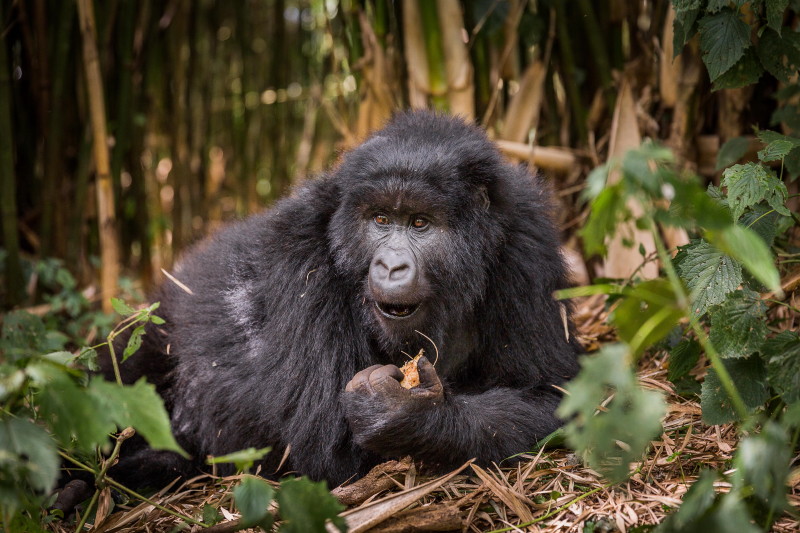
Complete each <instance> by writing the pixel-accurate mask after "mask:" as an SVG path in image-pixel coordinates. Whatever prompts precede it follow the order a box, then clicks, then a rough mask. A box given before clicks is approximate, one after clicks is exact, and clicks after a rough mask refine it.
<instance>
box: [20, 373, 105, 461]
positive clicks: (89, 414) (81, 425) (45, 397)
mask: <svg viewBox="0 0 800 533" xmlns="http://www.w3.org/2000/svg"><path fill="white" fill-rule="evenodd" d="M28 372H29V373H30V374H31V375H32V376H35V380H36V382H37V385H38V386H39V387H40V389H41V390H40V392H39V395H38V397H37V399H38V404H39V408H40V409H41V412H42V415H44V419H45V420H47V423H48V426H49V427H50V429H51V430H52V431H53V433H54V434H55V436H56V437H58V440H59V442H60V444H61V445H62V446H64V447H65V448H67V449H71V448H73V445H74V447H76V448H77V449H79V450H82V451H85V452H88V451H91V450H92V449H93V448H94V447H95V446H101V445H103V444H106V443H107V441H108V434H109V433H110V432H112V431H114V424H113V422H112V420H111V418H110V417H109V416H108V412H107V411H106V410H105V409H103V408H102V407H101V406H100V405H98V404H97V402H96V401H95V399H94V398H93V397H92V396H91V395H90V394H89V392H88V391H87V390H86V389H85V388H83V387H79V386H78V384H77V383H75V381H74V380H73V379H72V378H71V377H70V376H69V375H68V374H66V373H64V372H59V371H56V370H55V369H53V368H52V367H49V368H48V366H46V365H41V366H39V365H31V366H29V367H28ZM44 380H46V381H44ZM73 437H74V439H75V440H74V443H73V440H72V439H73Z"/></svg>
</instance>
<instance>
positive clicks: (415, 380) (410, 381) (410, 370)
mask: <svg viewBox="0 0 800 533" xmlns="http://www.w3.org/2000/svg"><path fill="white" fill-rule="evenodd" d="M424 354H425V350H420V351H419V353H418V354H417V355H416V357H414V358H413V359H411V360H410V361H408V362H407V363H406V364H404V365H403V366H401V367H400V372H402V373H403V376H404V377H403V380H402V381H401V382H400V386H401V387H403V388H404V389H413V388H414V387H419V370H418V369H417V361H419V358H420V357H422V356H423V355H424Z"/></svg>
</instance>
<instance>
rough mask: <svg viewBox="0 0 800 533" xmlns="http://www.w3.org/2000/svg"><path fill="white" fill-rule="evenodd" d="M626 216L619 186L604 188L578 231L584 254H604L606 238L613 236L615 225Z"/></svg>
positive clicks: (626, 211) (625, 208) (626, 210)
mask: <svg viewBox="0 0 800 533" xmlns="http://www.w3.org/2000/svg"><path fill="white" fill-rule="evenodd" d="M628 214H629V213H628V209H627V207H626V206H625V198H624V196H623V194H622V188H621V185H620V184H617V185H612V186H610V187H606V188H605V189H604V190H603V192H601V193H600V194H599V195H598V196H597V198H595V200H594V201H593V202H592V210H591V213H589V219H588V220H587V221H586V225H585V226H584V227H583V229H581V231H580V234H581V237H582V238H583V247H584V250H585V251H586V254H587V255H595V254H603V253H605V251H606V245H605V239H606V237H607V236H608V237H610V236H612V235H614V233H615V232H616V228H617V224H618V223H619V221H620V220H622V219H623V218H625V217H626V216H628Z"/></svg>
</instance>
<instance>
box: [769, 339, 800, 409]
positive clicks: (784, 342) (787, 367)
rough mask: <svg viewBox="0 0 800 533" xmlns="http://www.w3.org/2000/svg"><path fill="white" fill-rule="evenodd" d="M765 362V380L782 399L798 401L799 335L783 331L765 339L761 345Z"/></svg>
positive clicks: (799, 395)
mask: <svg viewBox="0 0 800 533" xmlns="http://www.w3.org/2000/svg"><path fill="white" fill-rule="evenodd" d="M763 358H764V361H766V363H767V380H768V381H769V384H770V385H771V386H772V388H773V389H775V391H776V392H777V393H778V394H780V395H781V398H782V399H783V401H785V402H786V403H787V404H791V403H794V402H797V401H800V336H798V334H797V333H796V332H794V331H783V332H781V333H779V334H778V335H776V336H775V337H773V338H772V339H769V340H767V342H765V343H764V346H763Z"/></svg>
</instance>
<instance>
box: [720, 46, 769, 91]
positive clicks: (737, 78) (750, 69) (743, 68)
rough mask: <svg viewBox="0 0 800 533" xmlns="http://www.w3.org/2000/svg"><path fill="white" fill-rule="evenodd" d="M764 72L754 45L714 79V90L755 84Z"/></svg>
mask: <svg viewBox="0 0 800 533" xmlns="http://www.w3.org/2000/svg"><path fill="white" fill-rule="evenodd" d="M763 73H764V67H762V66H761V63H760V62H759V61H758V57H757V56H756V51H755V50H754V49H753V47H750V48H748V49H747V50H745V51H744V54H743V55H742V57H741V59H739V61H737V62H736V64H735V65H733V66H732V67H731V68H729V69H728V70H726V71H725V72H724V73H722V74H721V75H720V76H719V77H718V78H717V79H716V80H714V86H713V90H714V91H718V90H720V89H736V88H738V87H746V86H748V85H753V84H754V83H756V82H757V81H758V79H759V78H760V77H761V75H762V74H763Z"/></svg>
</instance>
